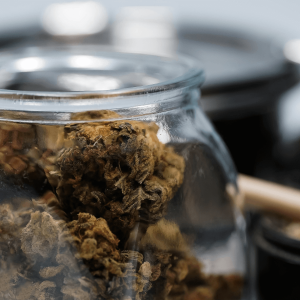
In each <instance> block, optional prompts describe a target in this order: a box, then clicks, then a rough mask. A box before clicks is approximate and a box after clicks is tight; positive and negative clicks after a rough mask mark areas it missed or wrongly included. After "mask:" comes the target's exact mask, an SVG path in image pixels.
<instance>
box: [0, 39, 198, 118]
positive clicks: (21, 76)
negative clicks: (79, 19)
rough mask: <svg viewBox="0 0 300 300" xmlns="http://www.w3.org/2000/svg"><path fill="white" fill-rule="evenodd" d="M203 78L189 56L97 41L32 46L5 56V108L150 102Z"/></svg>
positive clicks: (0, 79) (1, 58)
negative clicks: (124, 48) (162, 54)
mask: <svg viewBox="0 0 300 300" xmlns="http://www.w3.org/2000/svg"><path fill="white" fill-rule="evenodd" d="M203 82H204V72H203V69H202V68H201V67H200V66H199V63H198V62H197V61H195V60H193V59H191V58H188V57H184V56H178V57H173V58H170V57H159V56H153V55H145V54H131V53H125V52H115V51H111V50H110V51H108V50H107V49H106V50H103V48H102V47H100V46H94V45H93V46H92V45H90V46H86V45H85V46H63V47H59V48H58V47H30V48H27V49H25V50H22V51H14V52H13V53H2V54H1V55H0V88H1V89H0V107H1V111H2V112H3V111H20V112H48V113H50V112H52V113H55V112H57V113H63V112H64V113H70V112H80V111H83V110H95V109H97V110H99V109H112V110H113V109H122V108H123V109H124V108H129V107H135V106H145V105H146V106H147V105H151V104H158V103H162V102H164V101H168V100H170V99H171V98H174V97H175V98H176V95H179V94H180V93H182V90H183V89H187V88H188V89H189V88H192V87H194V88H195V87H199V86H200V85H201V84H202V83H203ZM127 100H128V101H127ZM0 115H1V112H0ZM0 118H2V117H1V116H0Z"/></svg>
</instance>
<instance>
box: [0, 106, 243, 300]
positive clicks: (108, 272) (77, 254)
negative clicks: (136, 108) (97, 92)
mask: <svg viewBox="0 0 300 300" xmlns="http://www.w3.org/2000/svg"><path fill="white" fill-rule="evenodd" d="M110 118H113V119H115V120H116V119H120V116H119V115H117V114H116V113H114V112H111V111H100V112H89V113H84V114H77V115H76V120H86V119H89V120H90V119H102V120H101V122H90V123H84V122H83V123H81V122H77V123H76V122H74V124H71V125H67V126H65V127H59V126H46V125H22V124H16V123H14V124H11V123H10V124H9V125H8V124H6V123H2V124H0V166H1V177H2V178H4V179H5V178H10V179H9V180H13V181H14V183H15V184H17V185H20V186H23V185H26V186H31V187H33V188H34V189H35V190H36V191H38V192H39V193H40V197H39V198H38V199H35V200H32V199H30V198H28V199H24V198H20V197H19V198H18V197H14V198H13V199H12V198H8V199H7V201H3V202H2V204H1V205H0V250H1V252H0V264H1V268H0V282H1V286H0V298H1V299H20V300H26V299H28V300H29V299H30V300H35V299H36V300H40V299H43V300H50V299H51V300H52V299H53V300H54V299H55V300H56V299H62V300H77V299H78V300H85V299H86V300H90V299H126V300H131V299H132V300H140V299H170V300H172V299H174V300H175V299H176V300H180V299H184V300H196V299H199V300H202V299H205V300H212V299H216V300H218V299H219V300H225V299H239V298H240V295H241V289H242V279H241V277H240V276H239V275H235V274H231V275H208V274H205V273H204V272H203V267H202V265H201V263H200V262H199V261H198V260H197V259H196V258H195V257H194V256H193V254H192V253H191V250H190V249H189V246H188V243H187V241H186V240H185V238H184V236H183V235H182V234H181V232H180V229H179V227H178V226H177V225H176V224H175V223H174V222H171V221H168V220H166V219H165V218H164V216H165V214H166V210H167V207H168V202H169V201H171V200H172V198H173V197H174V195H175V193H176V192H177V190H178V189H179V187H180V186H181V184H182V183H183V179H184V170H185V162H184V159H183V157H182V156H180V155H179V154H177V153H176V152H175V151H174V149H173V148H172V147H170V146H168V145H165V144H162V143H161V142H160V141H159V140H158V138H157V131H158V126H157V125H156V124H155V123H144V122H141V121H133V120H116V121H109V120H108V119H110Z"/></svg>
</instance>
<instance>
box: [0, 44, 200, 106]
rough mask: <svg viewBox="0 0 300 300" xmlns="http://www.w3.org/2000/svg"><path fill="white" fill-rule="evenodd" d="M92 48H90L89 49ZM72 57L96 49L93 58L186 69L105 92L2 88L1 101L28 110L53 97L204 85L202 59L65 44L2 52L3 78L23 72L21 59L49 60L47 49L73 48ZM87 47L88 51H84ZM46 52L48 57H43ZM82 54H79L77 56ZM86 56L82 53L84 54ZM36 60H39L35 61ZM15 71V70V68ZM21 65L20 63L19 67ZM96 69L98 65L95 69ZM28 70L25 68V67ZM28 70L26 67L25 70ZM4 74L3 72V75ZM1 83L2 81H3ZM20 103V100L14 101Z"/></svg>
mask: <svg viewBox="0 0 300 300" xmlns="http://www.w3.org/2000/svg"><path fill="white" fill-rule="evenodd" d="M89 49H90V50H89ZM70 50H71V53H70V54H69V56H70V57H71V58H72V55H73V56H74V53H76V52H77V53H85V54H88V53H89V51H92V53H91V55H90V57H91V58H93V57H94V58H101V59H103V60H105V59H106V60H118V59H127V60H128V61H132V62H142V61H143V62H145V61H146V62H148V63H149V64H151V63H156V64H160V70H159V71H163V70H164V69H163V68H166V66H170V64H173V65H174V66H177V67H181V69H182V70H183V72H182V74H180V75H179V76H176V75H175V76H174V78H170V79H167V80H162V81H161V82H158V83H154V84H147V85H142V86H133V87H126V88H117V89H111V90H101V91H97V90H95V91H63V92H59V91H58V92H56V91H25V90H13V89H5V88H4V89H0V101H1V100H3V99H7V100H8V99H10V100H22V104H23V105H22V108H23V109H25V107H24V105H25V106H26V101H29V100H31V102H32V101H39V100H46V99H50V100H51V101H52V102H53V104H55V101H56V100H59V101H69V102H72V100H85V99H96V98H97V99H103V98H114V97H123V98H124V97H132V96H135V95H149V94H153V93H160V92H166V91H171V90H175V89H180V88H185V87H195V86H201V85H202V84H203V82H204V71H203V68H202V67H201V66H200V64H199V62H198V61H197V60H195V59H193V58H190V57H187V56H184V55H177V56H176V58H175V57H163V56H155V55H148V54H136V53H127V52H117V51H115V50H114V49H113V50H112V51H111V49H109V50H110V51H109V52H108V51H107V50H106V51H103V50H102V47H98V46H92V45H90V46H84V49H83V47H82V46H63V47H57V46H56V47H28V48H27V49H25V50H22V51H15V53H13V54H11V53H9V55H7V53H2V54H1V55H0V78H1V77H2V78H3V77H4V75H5V74H7V73H9V75H11V74H10V73H14V72H20V70H18V69H16V65H18V66H19V65H20V60H23V62H24V59H27V62H28V63H29V62H30V59H31V60H32V61H31V62H32V63H33V64H37V63H40V64H41V62H43V61H42V60H41V59H42V58H44V60H45V51H46V53H48V54H49V53H50V54H52V55H57V54H59V53H62V52H63V51H70ZM82 50H84V51H82ZM42 55H43V56H44V57H42ZM77 56H78V55H77ZM83 56H84V55H82V57H83ZM85 58H87V56H85ZM34 59H36V61H34ZM12 65H13V66H14V67H15V70H12V69H13V67H12ZM43 66H44V65H43V64H42V65H41V66H37V67H36V70H43ZM19 67H20V66H19ZM93 69H94V70H96V69H95V68H93ZM29 70H30V71H31V70H32V66H31V67H29ZM21 72H24V69H22V70H21ZM25 72H26V70H25ZM1 73H2V74H1ZM0 84H1V82H0ZM14 103H15V104H17V102H14Z"/></svg>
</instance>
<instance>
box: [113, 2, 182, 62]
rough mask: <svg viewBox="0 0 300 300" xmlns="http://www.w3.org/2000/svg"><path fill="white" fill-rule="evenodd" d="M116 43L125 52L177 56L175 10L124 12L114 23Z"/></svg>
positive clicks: (127, 9)
mask: <svg viewBox="0 0 300 300" xmlns="http://www.w3.org/2000/svg"><path fill="white" fill-rule="evenodd" d="M112 41H113V44H114V45H115V46H116V48H117V49H118V50H121V51H127V52H132V53H146V54H154V55H155V54H156V55H164V56H172V55H174V54H175V52H176V44H177V43H176V31H175V27H174V24H173V18H172V13H171V9H170V8H168V7H162V6H157V7H156V6H153V7H151V6H150V7H147V6H135V7H124V8H122V9H121V10H120V11H119V12H118V13H117V14H116V16H115V20H114V22H113V27H112Z"/></svg>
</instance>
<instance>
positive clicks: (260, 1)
mask: <svg viewBox="0 0 300 300" xmlns="http://www.w3.org/2000/svg"><path fill="white" fill-rule="evenodd" d="M53 2H60V1H52V0H1V1H0V7H1V9H0V34H4V33H5V34H9V32H10V33H13V32H15V31H18V30H22V31H28V30H29V29H30V28H35V27H36V26H37V25H38V24H39V18H40V14H41V13H42V11H43V10H44V9H45V7H46V6H47V5H48V4H50V3H53ZM100 3H102V4H103V5H104V6H105V7H106V9H107V11H108V13H109V16H110V17H113V15H114V13H115V12H117V11H118V10H119V9H120V8H121V7H124V6H132V5H151V6H161V5H163V6H170V7H171V8H172V12H173V15H174V21H175V24H180V23H182V22H185V23H194V24H208V25H210V24H212V25H216V26H222V27H223V26H226V27H228V28H236V29H242V30H247V31H252V32H253V33H260V34H261V35H268V36H270V37H271V38H275V39H278V40H282V41H285V40H288V39H293V38H298V37H300V17H299V13H300V1H299V0H273V1H272V0H251V1H250V0H247V1H246V0H181V1H178V0H177V1H176V0H164V1H162V0H148V1H146V0H143V1H141V0H128V1H124V0H103V1H100Z"/></svg>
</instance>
